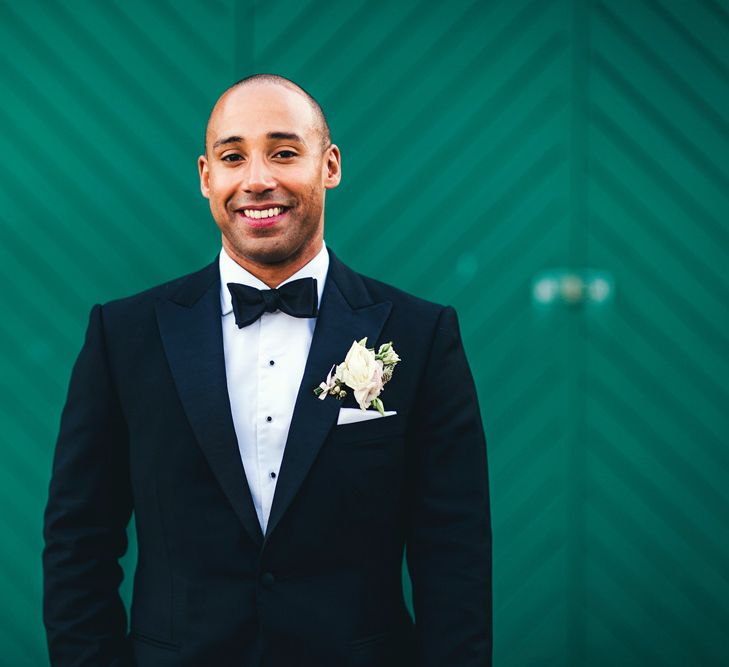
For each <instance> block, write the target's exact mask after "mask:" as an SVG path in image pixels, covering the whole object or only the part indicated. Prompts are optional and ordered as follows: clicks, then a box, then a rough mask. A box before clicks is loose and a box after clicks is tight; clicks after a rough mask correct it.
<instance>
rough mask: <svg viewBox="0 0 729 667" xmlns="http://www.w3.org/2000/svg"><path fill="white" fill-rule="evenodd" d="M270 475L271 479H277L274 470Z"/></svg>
mask: <svg viewBox="0 0 729 667" xmlns="http://www.w3.org/2000/svg"><path fill="white" fill-rule="evenodd" d="M268 474H269V475H270V477H271V479H276V473H275V472H274V471H273V470H272V471H271V472H269V473H268Z"/></svg>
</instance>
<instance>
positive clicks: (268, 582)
mask: <svg viewBox="0 0 729 667" xmlns="http://www.w3.org/2000/svg"><path fill="white" fill-rule="evenodd" d="M275 582H276V579H275V578H274V576H273V575H272V574H271V573H270V572H264V573H263V574H262V575H261V586H263V587H264V588H267V589H269V590H270V589H271V588H273V584H274V583H275Z"/></svg>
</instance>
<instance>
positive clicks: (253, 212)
mask: <svg viewBox="0 0 729 667" xmlns="http://www.w3.org/2000/svg"><path fill="white" fill-rule="evenodd" d="M288 210H289V207H288V206H269V207H267V208H239V209H237V210H236V213H238V215H240V216H241V217H242V218H243V221H244V222H246V223H247V224H249V225H251V226H252V227H267V226H269V225H273V224H275V223H276V222H278V221H279V220H281V219H282V218H283V216H284V215H285V213H286V211H288Z"/></svg>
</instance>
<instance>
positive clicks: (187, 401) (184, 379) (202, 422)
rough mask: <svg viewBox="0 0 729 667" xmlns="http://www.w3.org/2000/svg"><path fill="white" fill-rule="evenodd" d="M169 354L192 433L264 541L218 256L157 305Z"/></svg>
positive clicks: (234, 503)
mask: <svg viewBox="0 0 729 667" xmlns="http://www.w3.org/2000/svg"><path fill="white" fill-rule="evenodd" d="M156 311H157V321H158V323H159V329H160V334H161V336H162V343H163V346H164V350H165V354H166V355H167V360H168V362H169V366H170V369H171V371H172V376H173V378H174V380H175V384H176V386H177V391H178V393H179V395H180V399H181V401H182V405H183V407H184V408H185V412H186V413H187V417H188V419H189V421H190V425H191V426H192V430H193V432H194V433H195V436H196V438H197V440H198V442H199V444H200V447H201V449H202V451H203V453H204V454H205V457H206V458H207V460H208V463H209V465H210V468H211V470H212V471H213V474H215V476H216V477H217V479H218V481H219V483H220V485H221V487H222V489H223V492H224V493H225V495H226V497H227V498H228V500H229V501H230V503H231V505H232V506H233V509H234V510H235V513H236V514H237V515H238V518H239V519H240V521H241V523H242V524H243V526H244V527H245V529H246V530H247V531H248V533H249V534H250V536H251V537H252V538H253V540H254V541H255V543H256V544H257V545H259V546H260V545H261V543H262V541H263V533H262V531H261V526H260V524H259V522H258V517H257V515H256V510H255V507H254V505H253V499H252V497H251V493H250V489H249V487H248V484H247V481H246V475H245V470H244V468H243V463H242V461H241V458H240V453H239V450H238V440H237V437H236V434H235V426H234V425H233V417H232V414H231V409H230V400H229V397H228V386H227V380H226V374H225V355H224V349H223V331H222V322H221V307H220V271H219V265H218V257H217V256H216V258H215V260H214V261H213V262H212V263H211V264H209V265H208V266H206V267H205V268H204V269H202V270H200V271H198V272H197V273H193V274H191V275H190V276H188V277H187V278H186V279H185V280H183V282H182V284H181V285H180V286H179V288H178V289H177V290H176V291H175V292H174V293H173V294H172V296H170V297H169V298H160V299H158V300H157V303H156Z"/></svg>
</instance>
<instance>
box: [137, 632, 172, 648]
mask: <svg viewBox="0 0 729 667" xmlns="http://www.w3.org/2000/svg"><path fill="white" fill-rule="evenodd" d="M129 638H130V639H132V640H133V641H137V642H142V643H143V644H149V645H150V646H156V647H157V648H164V649H167V650H168V651H179V650H180V644H175V643H173V642H168V641H165V640H164V639H158V638H157V637H154V636H152V635H148V634H145V633H144V632H139V631H137V630H132V631H131V632H130V633H129Z"/></svg>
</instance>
